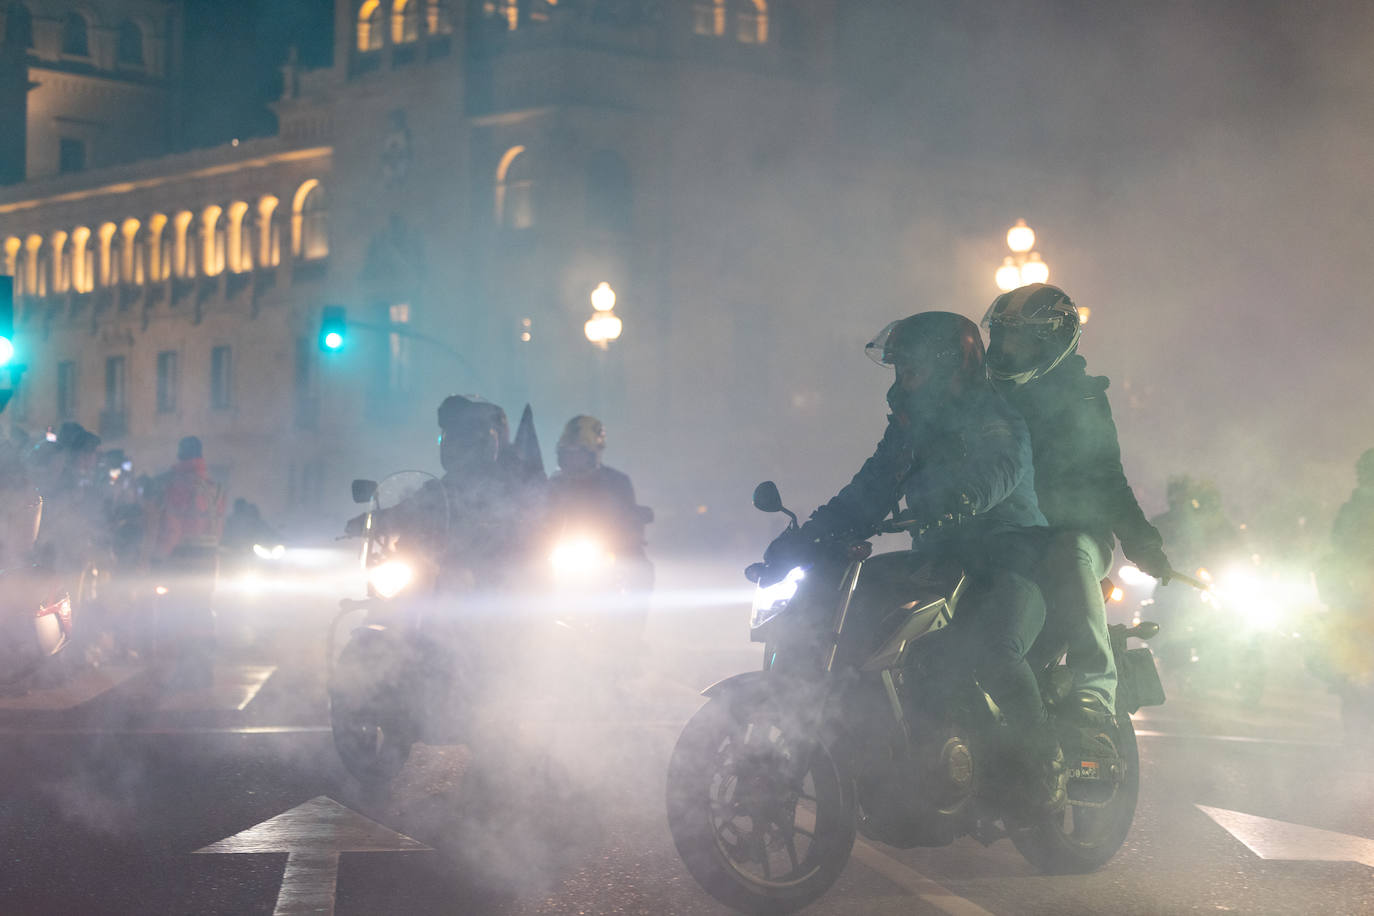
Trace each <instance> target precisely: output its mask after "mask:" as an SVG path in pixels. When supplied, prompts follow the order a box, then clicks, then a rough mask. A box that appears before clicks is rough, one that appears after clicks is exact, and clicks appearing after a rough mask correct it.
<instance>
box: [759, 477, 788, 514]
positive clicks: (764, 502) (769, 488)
mask: <svg viewBox="0 0 1374 916" xmlns="http://www.w3.org/2000/svg"><path fill="white" fill-rule="evenodd" d="M754 508H755V509H758V510H759V511H760V512H781V511H782V494H781V493H779V492H778V485H777V484H775V483H773V481H771V480H765V481H764V482H763V483H761V484H759V485H758V486H757V487H754Z"/></svg>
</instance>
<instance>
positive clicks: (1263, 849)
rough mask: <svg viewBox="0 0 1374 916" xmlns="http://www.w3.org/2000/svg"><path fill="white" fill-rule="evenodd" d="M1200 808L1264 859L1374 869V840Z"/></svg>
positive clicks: (1236, 813) (1202, 806)
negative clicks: (1353, 864)
mask: <svg viewBox="0 0 1374 916" xmlns="http://www.w3.org/2000/svg"><path fill="white" fill-rule="evenodd" d="M1197 807H1198V809H1199V810H1200V811H1201V812H1202V813H1203V814H1205V815H1207V816H1208V817H1210V818H1211V819H1212V820H1214V821H1216V822H1217V824H1219V825H1220V826H1221V827H1222V829H1224V830H1225V831H1226V832H1227V833H1229V834H1231V836H1233V837H1235V838H1236V839H1238V840H1240V841H1241V842H1242V843H1244V844H1245V845H1246V846H1248V847H1249V848H1250V851H1251V852H1253V853H1254V854H1255V855H1257V856H1259V857H1260V858H1261V859H1289V860H1292V861H1298V862H1359V863H1360V864H1361V865H1368V866H1369V867H1370V868H1374V840H1369V839H1365V838H1364V837H1362V836H1352V835H1350V834H1348V833H1336V832H1335V831H1334V830H1319V829H1318V828H1316V827H1304V826H1302V825H1301V824H1289V823H1287V822H1286V821H1275V820H1271V819H1269V818H1267V817H1257V816H1255V815H1253V814H1242V813H1241V812H1239V811H1228V810H1226V809H1225V808H1208V807H1207V806H1206V805H1198V806H1197Z"/></svg>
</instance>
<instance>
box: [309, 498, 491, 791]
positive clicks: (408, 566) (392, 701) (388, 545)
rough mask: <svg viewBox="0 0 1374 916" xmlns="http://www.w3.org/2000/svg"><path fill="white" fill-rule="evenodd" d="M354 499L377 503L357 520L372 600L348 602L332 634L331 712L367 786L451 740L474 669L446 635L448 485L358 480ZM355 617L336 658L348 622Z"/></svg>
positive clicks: (347, 755) (354, 526)
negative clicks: (465, 677)
mask: <svg viewBox="0 0 1374 916" xmlns="http://www.w3.org/2000/svg"><path fill="white" fill-rule="evenodd" d="M353 499H354V501H355V502H359V503H369V504H370V508H369V511H368V512H367V513H365V514H364V515H361V516H358V517H357V518H355V519H353V520H352V521H350V522H349V525H348V528H347V529H346V530H347V533H348V535H349V536H360V537H362V539H363V550H362V564H363V567H364V569H365V570H366V572H367V598H365V599H363V600H351V599H344V600H342V601H340V602H339V608H340V610H339V614H338V616H337V617H335V619H334V622H333V624H332V625H331V627H330V631H329V643H328V647H327V650H326V658H327V659H328V660H329V666H330V667H329V712H330V725H331V726H332V730H333V735H334V746H335V748H336V749H337V750H338V752H339V757H340V759H341V760H342V761H343V764H344V767H345V768H346V769H347V770H348V771H349V772H350V773H351V774H353V776H354V777H355V778H357V779H358V781H359V782H362V783H363V784H365V785H372V786H378V785H382V784H385V783H387V782H389V781H390V780H391V779H392V778H393V777H395V776H396V774H397V773H399V772H400V770H401V768H402V767H403V766H404V765H405V762H406V760H407V759H408V758H409V756H410V751H411V747H412V745H413V744H414V743H415V742H417V741H426V742H431V743H447V742H449V741H453V740H456V736H457V735H459V734H461V733H462V731H463V717H464V713H465V711H466V710H467V709H468V708H469V707H468V704H467V703H465V702H464V699H465V697H466V696H467V693H466V691H464V690H463V689H462V685H461V683H460V682H459V680H460V677H461V675H462V673H463V672H464V671H465V670H467V669H466V666H464V665H463V664H462V662H461V659H459V658H457V657H456V656H457V653H459V652H460V651H461V648H460V644H459V643H458V642H457V641H454V640H446V639H444V638H443V637H444V634H443V633H442V632H441V631H442V629H443V626H444V623H445V621H444V619H443V611H444V608H445V607H446V602H444V601H441V600H440V596H441V593H442V592H443V588H442V587H441V582H440V579H441V573H442V572H443V563H442V559H443V552H444V543H445V539H446V535H447V531H448V524H449V507H448V502H447V498H446V496H445V491H444V487H443V485H442V484H441V483H440V482H439V481H438V480H437V479H435V478H434V477H433V476H432V475H430V474H426V473H424V472H421V471H402V472H399V473H396V474H392V475H391V476H389V477H387V478H385V479H384V480H382V481H381V483H376V482H373V481H370V480H355V481H354V482H353ZM359 612H362V613H363V618H362V620H361V622H359V623H357V624H356V625H355V626H354V627H353V629H352V631H351V633H350V635H349V638H348V640H347V642H346V643H345V644H344V646H343V649H342V650H341V651H340V652H339V653H338V657H337V658H335V653H334V646H335V634H336V633H337V631H338V628H339V625H340V623H342V622H343V621H344V620H345V619H346V618H349V617H351V616H353V615H356V614H357V613H359Z"/></svg>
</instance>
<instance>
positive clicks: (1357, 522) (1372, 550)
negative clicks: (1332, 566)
mask: <svg viewBox="0 0 1374 916" xmlns="http://www.w3.org/2000/svg"><path fill="white" fill-rule="evenodd" d="M1331 542H1332V545H1333V546H1334V547H1335V548H1336V552H1337V553H1338V554H1340V555H1343V556H1349V557H1351V558H1352V559H1355V560H1356V561H1357V562H1363V563H1365V564H1366V565H1367V566H1374V488H1371V487H1360V488H1357V489H1356V490H1355V492H1353V493H1351V494H1350V499H1348V500H1346V502H1345V505H1343V506H1341V508H1340V511H1338V512H1337V513H1336V521H1335V523H1334V524H1333V525H1332V526H1331Z"/></svg>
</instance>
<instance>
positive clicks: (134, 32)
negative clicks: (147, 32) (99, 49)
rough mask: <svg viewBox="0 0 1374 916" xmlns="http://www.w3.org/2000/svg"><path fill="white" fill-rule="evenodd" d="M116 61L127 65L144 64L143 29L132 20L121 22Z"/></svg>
mask: <svg viewBox="0 0 1374 916" xmlns="http://www.w3.org/2000/svg"><path fill="white" fill-rule="evenodd" d="M115 62H116V63H118V64H120V65H122V66H125V67H141V66H143V29H141V28H139V26H138V23H136V22H133V21H132V20H129V19H125V20H124V21H123V22H121V23H120V24H119V42H118V44H116V45H115Z"/></svg>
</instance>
